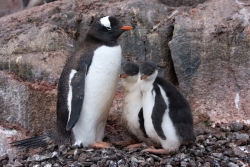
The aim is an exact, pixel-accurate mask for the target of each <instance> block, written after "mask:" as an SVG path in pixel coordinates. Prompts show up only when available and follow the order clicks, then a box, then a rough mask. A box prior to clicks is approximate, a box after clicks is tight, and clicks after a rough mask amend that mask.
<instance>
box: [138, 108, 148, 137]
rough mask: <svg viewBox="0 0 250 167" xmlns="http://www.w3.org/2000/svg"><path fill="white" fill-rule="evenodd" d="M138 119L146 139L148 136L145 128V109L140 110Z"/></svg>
mask: <svg viewBox="0 0 250 167" xmlns="http://www.w3.org/2000/svg"><path fill="white" fill-rule="evenodd" d="M138 118H139V123H140V129H141V130H142V132H143V135H144V137H146V138H148V135H147V133H146V130H145V126H144V117H143V109H142V108H141V109H140V112H139V114H138Z"/></svg>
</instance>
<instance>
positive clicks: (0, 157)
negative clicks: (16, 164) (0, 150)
mask: <svg viewBox="0 0 250 167" xmlns="http://www.w3.org/2000/svg"><path fill="white" fill-rule="evenodd" d="M3 160H9V157H8V154H6V153H4V154H2V155H0V162H2V161H3Z"/></svg>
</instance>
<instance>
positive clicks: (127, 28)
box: [120, 26, 133, 31]
mask: <svg viewBox="0 0 250 167" xmlns="http://www.w3.org/2000/svg"><path fill="white" fill-rule="evenodd" d="M120 29H121V30H125V31H128V30H133V27H132V26H121V27H120Z"/></svg>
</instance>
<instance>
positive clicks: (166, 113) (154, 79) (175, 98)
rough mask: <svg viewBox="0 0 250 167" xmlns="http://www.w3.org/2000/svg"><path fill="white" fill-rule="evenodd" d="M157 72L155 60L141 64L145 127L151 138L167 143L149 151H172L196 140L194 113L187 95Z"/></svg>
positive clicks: (160, 142) (162, 143)
mask: <svg viewBox="0 0 250 167" xmlns="http://www.w3.org/2000/svg"><path fill="white" fill-rule="evenodd" d="M157 75H158V70H157V66H156V64H155V63H154V62H153V61H146V62H144V63H142V64H141V66H140V80H139V82H140V83H139V84H140V85H139V87H140V90H141V91H142V94H143V95H142V96H143V97H142V106H143V115H144V120H145V123H144V125H145V131H146V134H147V135H148V137H149V138H150V139H152V140H153V141H154V142H156V143H159V144H161V146H162V147H163V149H158V150H156V149H146V151H149V152H154V153H159V154H161V153H162V154H168V153H171V152H175V151H177V150H178V149H179V146H180V145H181V144H182V143H187V142H192V141H194V140H195V135H194V131H193V117H192V113H191V109H190V106H189V103H188V101H187V100H186V99H185V97H184V96H183V95H182V94H181V93H180V92H179V91H178V90H177V88H176V87H175V86H174V85H172V84H171V83H170V82H168V81H167V80H165V79H163V78H161V77H158V76H157Z"/></svg>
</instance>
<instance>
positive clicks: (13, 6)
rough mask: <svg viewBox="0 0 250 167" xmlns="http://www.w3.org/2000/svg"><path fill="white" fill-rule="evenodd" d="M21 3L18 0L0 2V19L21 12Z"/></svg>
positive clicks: (0, 0)
mask: <svg viewBox="0 0 250 167" xmlns="http://www.w3.org/2000/svg"><path fill="white" fill-rule="evenodd" d="M21 2H22V1H20V0H11V1H5V0H0V4H1V5H0V17H3V16H6V15H9V14H12V13H15V12H18V11H21V10H22V3H21Z"/></svg>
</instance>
